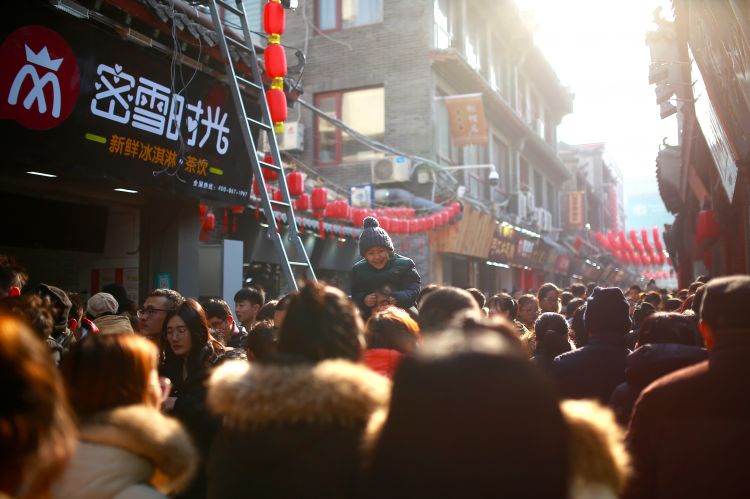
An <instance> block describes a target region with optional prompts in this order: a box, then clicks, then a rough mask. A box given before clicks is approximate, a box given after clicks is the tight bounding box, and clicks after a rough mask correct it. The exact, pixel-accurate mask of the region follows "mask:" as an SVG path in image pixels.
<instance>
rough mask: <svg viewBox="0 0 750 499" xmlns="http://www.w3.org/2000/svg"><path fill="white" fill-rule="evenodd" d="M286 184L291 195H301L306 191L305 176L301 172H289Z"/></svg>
mask: <svg viewBox="0 0 750 499" xmlns="http://www.w3.org/2000/svg"><path fill="white" fill-rule="evenodd" d="M286 184H287V188H288V189H289V195H290V196H292V197H297V196H301V195H302V193H304V192H305V177H304V175H302V173H301V172H290V173H288V174H287V176H286Z"/></svg>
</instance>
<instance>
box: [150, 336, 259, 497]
mask: <svg viewBox="0 0 750 499" xmlns="http://www.w3.org/2000/svg"><path fill="white" fill-rule="evenodd" d="M242 355H243V353H242V352H241V351H240V350H233V349H227V350H226V351H225V352H219V351H216V350H215V349H214V348H213V347H212V346H211V344H210V343H209V344H207V345H206V346H205V347H203V349H201V351H200V353H199V355H198V356H197V357H195V358H194V359H193V361H192V362H190V361H188V362H189V364H188V372H187V377H186V378H185V379H183V377H182V359H179V358H175V359H173V360H172V361H171V362H165V363H163V364H162V366H161V367H160V369H159V371H160V374H161V375H162V376H165V377H167V378H169V380H170V381H171V382H172V390H171V392H170V397H177V400H176V402H175V405H174V410H173V411H172V414H171V415H172V416H174V417H175V418H177V420H179V421H180V422H181V423H182V424H183V426H184V427H185V429H186V430H187V432H188V433H189V434H190V436H191V438H192V439H193V441H194V442H195V445H196V447H197V449H198V452H199V454H200V455H201V457H202V458H204V459H205V458H206V457H207V456H208V450H209V448H210V446H211V441H212V440H213V437H214V435H215V434H216V431H217V430H218V429H219V426H220V420H219V418H217V417H216V416H214V415H213V414H212V413H211V412H210V411H209V410H208V407H207V406H206V393H207V382H208V377H209V376H210V374H211V372H212V371H213V369H214V368H215V367H216V366H218V365H220V364H221V363H223V362H224V361H225V360H228V359H229V358H236V357H238V356H242ZM245 362H247V361H245ZM205 491H206V474H205V468H204V467H200V468H199V469H198V473H197V474H196V476H195V479H194V481H193V483H192V484H191V485H190V487H189V488H188V489H187V490H186V491H185V492H184V493H183V494H182V495H181V496H180V497H182V498H185V499H187V498H199V497H201V498H202V497H205Z"/></svg>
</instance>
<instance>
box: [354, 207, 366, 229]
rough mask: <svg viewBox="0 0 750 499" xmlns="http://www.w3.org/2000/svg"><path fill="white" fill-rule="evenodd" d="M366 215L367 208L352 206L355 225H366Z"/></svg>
mask: <svg viewBox="0 0 750 499" xmlns="http://www.w3.org/2000/svg"><path fill="white" fill-rule="evenodd" d="M366 215H367V209H365V208H352V224H353V225H354V226H355V227H362V226H363V225H364V221H365V216H366Z"/></svg>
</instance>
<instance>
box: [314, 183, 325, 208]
mask: <svg viewBox="0 0 750 499" xmlns="http://www.w3.org/2000/svg"><path fill="white" fill-rule="evenodd" d="M326 205H328V190H327V189H326V188H325V187H315V188H314V189H313V190H312V209H313V210H314V211H323V210H325V208H326Z"/></svg>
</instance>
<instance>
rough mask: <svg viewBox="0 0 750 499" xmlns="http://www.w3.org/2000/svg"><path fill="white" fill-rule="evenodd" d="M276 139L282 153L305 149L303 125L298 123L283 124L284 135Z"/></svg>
mask: <svg viewBox="0 0 750 499" xmlns="http://www.w3.org/2000/svg"><path fill="white" fill-rule="evenodd" d="M277 137H278V138H279V149H281V150H282V151H301V150H303V149H304V148H305V125H303V124H302V123H300V122H299V121H289V122H287V123H284V133H282V134H281V135H278V136H277Z"/></svg>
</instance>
